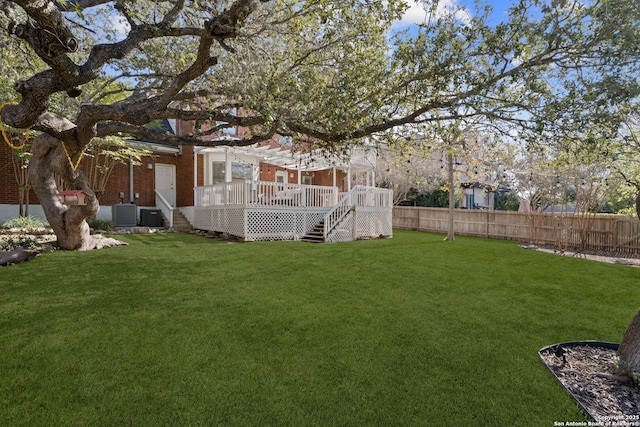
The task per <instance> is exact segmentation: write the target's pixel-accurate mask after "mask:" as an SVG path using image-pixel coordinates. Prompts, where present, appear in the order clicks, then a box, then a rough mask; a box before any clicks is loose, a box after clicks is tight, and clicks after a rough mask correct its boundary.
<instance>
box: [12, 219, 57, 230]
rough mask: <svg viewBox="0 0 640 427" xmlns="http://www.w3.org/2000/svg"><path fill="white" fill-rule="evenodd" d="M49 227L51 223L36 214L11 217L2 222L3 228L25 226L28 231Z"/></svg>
mask: <svg viewBox="0 0 640 427" xmlns="http://www.w3.org/2000/svg"><path fill="white" fill-rule="evenodd" d="M48 227H49V224H47V223H46V222H45V221H43V220H41V219H40V218H36V217H34V216H21V217H18V218H13V219H10V220H9V221H7V222H5V223H4V224H2V228H24V229H25V230H27V231H32V230H35V229H37V228H48Z"/></svg>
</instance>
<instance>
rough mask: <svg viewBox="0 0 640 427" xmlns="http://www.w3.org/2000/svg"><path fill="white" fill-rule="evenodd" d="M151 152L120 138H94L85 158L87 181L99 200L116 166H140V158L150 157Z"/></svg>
mask: <svg viewBox="0 0 640 427" xmlns="http://www.w3.org/2000/svg"><path fill="white" fill-rule="evenodd" d="M150 155H151V152H150V151H149V150H147V149H144V148H138V146H136V145H135V144H133V143H131V141H129V142H127V141H126V140H123V139H122V138H116V137H106V138H104V139H102V138H96V139H94V140H93V141H92V142H91V144H89V146H88V148H87V151H86V152H85V157H86V158H87V160H86V163H87V166H86V169H85V170H86V171H87V180H88V182H89V185H90V186H91V188H93V191H94V192H95V194H96V198H98V200H99V199H100V196H102V195H103V194H104V193H105V191H106V189H107V184H108V182H109V178H110V177H111V173H112V172H113V170H114V168H115V167H116V165H118V164H128V163H131V164H133V165H136V166H137V165H140V164H141V161H142V158H143V157H146V156H150Z"/></svg>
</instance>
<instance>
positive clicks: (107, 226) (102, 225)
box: [87, 219, 114, 231]
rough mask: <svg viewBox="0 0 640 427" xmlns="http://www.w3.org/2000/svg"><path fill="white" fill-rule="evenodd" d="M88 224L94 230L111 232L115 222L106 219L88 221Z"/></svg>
mask: <svg viewBox="0 0 640 427" xmlns="http://www.w3.org/2000/svg"><path fill="white" fill-rule="evenodd" d="M87 224H89V227H91V228H93V229H94V230H104V231H111V230H113V229H114V226H113V222H111V221H108V220H106V219H88V220H87Z"/></svg>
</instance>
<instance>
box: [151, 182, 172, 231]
mask: <svg viewBox="0 0 640 427" xmlns="http://www.w3.org/2000/svg"><path fill="white" fill-rule="evenodd" d="M155 194H156V206H159V207H160V211H161V212H162V215H164V217H165V218H167V221H169V228H170V229H171V228H173V211H174V209H175V208H174V207H173V206H171V203H169V201H168V200H167V199H166V198H165V197H164V196H163V195H162V194H161V193H160V192H159V191H158V190H155Z"/></svg>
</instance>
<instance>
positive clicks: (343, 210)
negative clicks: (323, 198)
mask: <svg viewBox="0 0 640 427" xmlns="http://www.w3.org/2000/svg"><path fill="white" fill-rule="evenodd" d="M359 187H360V186H359V185H356V186H355V187H353V188H352V189H351V190H350V191H349V192H348V193H346V194H345V195H344V196H342V198H341V199H340V200H339V201H338V203H337V204H336V205H335V206H334V207H333V208H331V210H330V211H329V212H327V213H326V214H325V216H324V218H323V219H324V229H323V231H322V237H323V238H324V239H325V240H326V239H327V236H328V235H329V233H331V232H332V231H333V230H334V229H335V228H336V227H337V226H338V224H340V222H341V221H342V220H343V219H344V218H345V217H346V216H347V215H348V214H349V213H350V212H351V210H352V209H353V207H354V204H353V202H352V196H353V193H355V192H356V191H357V190H359Z"/></svg>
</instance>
